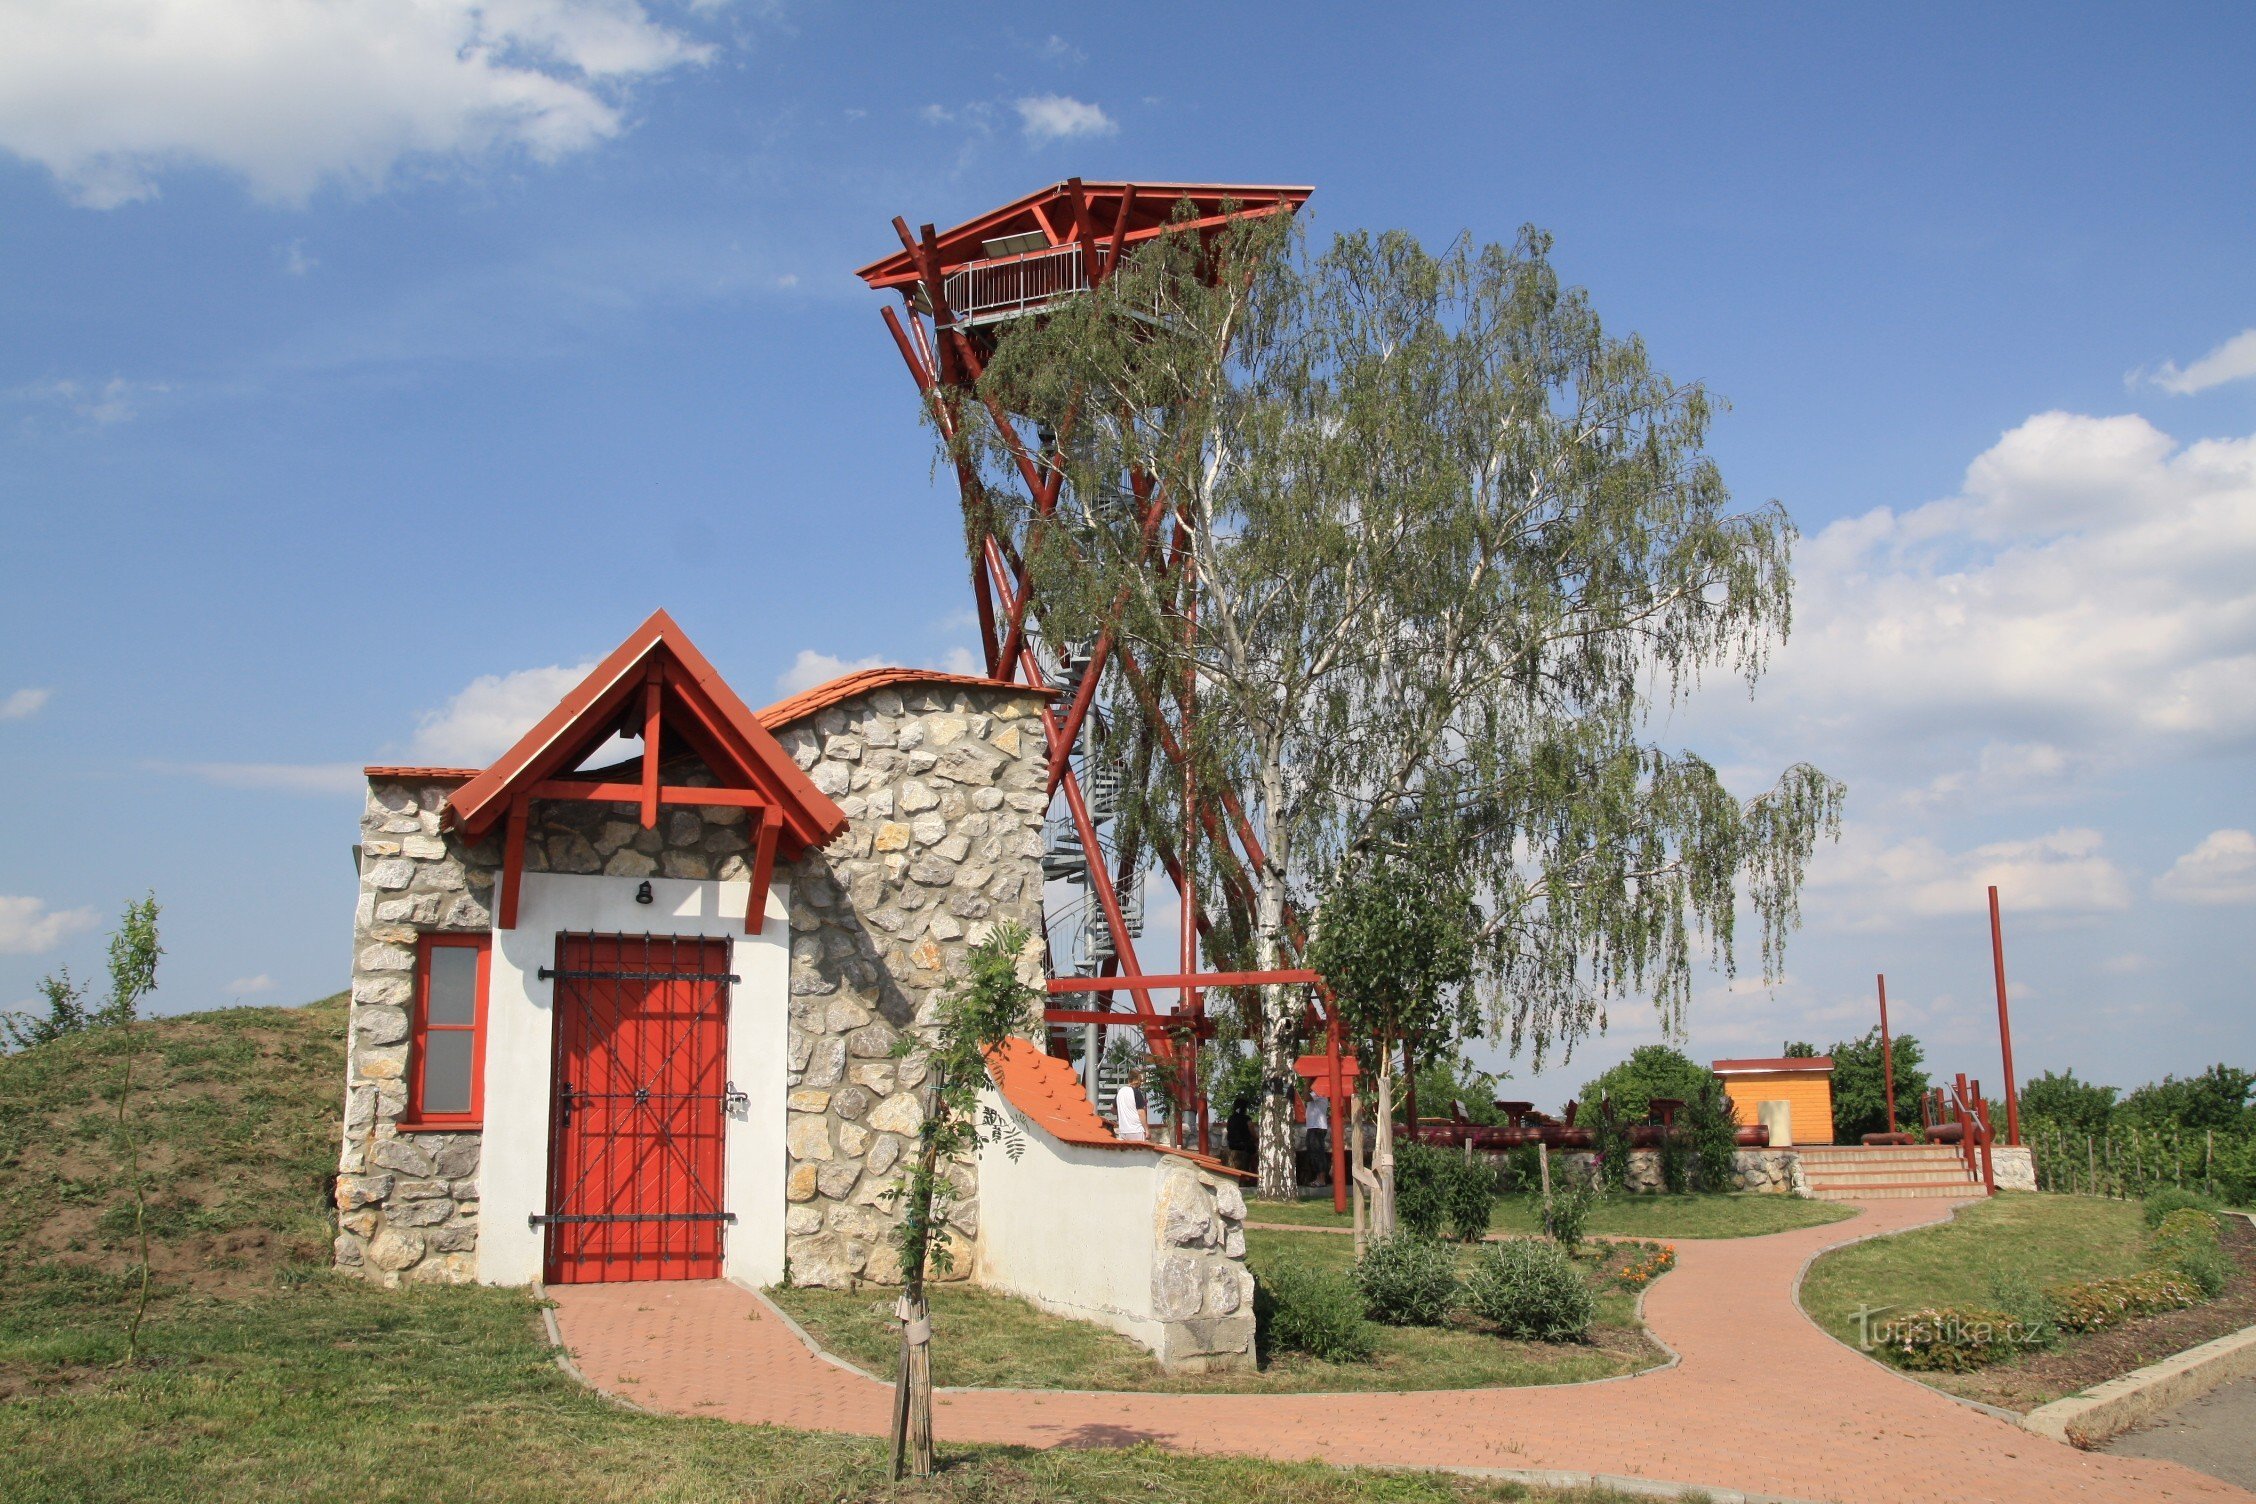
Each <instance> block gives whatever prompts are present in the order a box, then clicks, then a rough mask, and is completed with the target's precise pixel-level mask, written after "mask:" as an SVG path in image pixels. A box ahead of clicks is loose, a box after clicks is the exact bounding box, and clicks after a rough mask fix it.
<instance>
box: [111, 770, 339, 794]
mask: <svg viewBox="0 0 2256 1504" xmlns="http://www.w3.org/2000/svg"><path fill="white" fill-rule="evenodd" d="M150 766H151V767H153V768H155V769H156V770H157V771H158V772H162V773H184V774H186V775H187V776H188V777H190V778H201V779H202V780H203V781H204V782H206V783H215V784H218V785H219V786H220V787H221V788H223V789H251V790H254V791H256V792H259V793H267V794H348V793H351V792H353V791H354V790H356V789H359V788H361V787H363V786H364V785H365V784H366V783H367V781H368V780H367V777H366V775H364V774H363V773H362V772H361V770H360V764H359V763H354V762H186V763H152V764H150Z"/></svg>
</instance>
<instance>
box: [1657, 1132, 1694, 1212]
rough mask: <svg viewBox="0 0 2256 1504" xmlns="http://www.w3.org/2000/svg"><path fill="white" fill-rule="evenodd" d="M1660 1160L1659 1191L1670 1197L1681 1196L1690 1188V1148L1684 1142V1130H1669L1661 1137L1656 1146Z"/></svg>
mask: <svg viewBox="0 0 2256 1504" xmlns="http://www.w3.org/2000/svg"><path fill="white" fill-rule="evenodd" d="M1655 1154H1656V1157H1657V1158H1658V1159H1659V1160H1660V1168H1661V1189H1662V1190H1664V1191H1666V1192H1667V1193H1668V1194H1669V1195H1671V1196H1681V1195H1683V1194H1684V1193H1685V1192H1686V1191H1689V1190H1690V1189H1691V1188H1692V1146H1691V1144H1690V1143H1688V1142H1687V1141H1686V1138H1685V1132H1684V1129H1683V1128H1681V1127H1676V1128H1671V1129H1669V1130H1668V1131H1666V1132H1664V1133H1663V1134H1662V1135H1661V1141H1660V1143H1659V1144H1658V1145H1657V1146H1656V1150H1655Z"/></svg>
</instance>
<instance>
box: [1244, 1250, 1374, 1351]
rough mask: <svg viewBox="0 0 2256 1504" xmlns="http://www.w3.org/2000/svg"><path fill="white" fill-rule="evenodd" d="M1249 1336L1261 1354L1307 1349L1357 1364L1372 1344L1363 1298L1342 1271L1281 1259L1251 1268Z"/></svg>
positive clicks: (1370, 1349) (1372, 1337)
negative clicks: (1251, 1324)
mask: <svg viewBox="0 0 2256 1504" xmlns="http://www.w3.org/2000/svg"><path fill="white" fill-rule="evenodd" d="M1253 1316H1254V1337H1255V1341H1256V1343H1257V1345H1258V1346H1259V1347H1260V1349H1261V1352H1262V1355H1263V1356H1264V1357H1265V1358H1266V1356H1267V1355H1268V1354H1270V1353H1279V1352H1285V1353H1306V1354H1308V1356H1310V1357H1312V1358H1321V1359H1322V1360H1323V1361H1325V1362H1327V1363H1361V1362H1363V1361H1364V1360H1366V1359H1367V1358H1369V1357H1370V1356H1371V1353H1372V1351H1373V1350H1374V1349H1375V1348H1376V1346H1377V1339H1376V1338H1375V1337H1374V1336H1373V1335H1372V1333H1371V1328H1370V1324H1369V1323H1368V1322H1366V1321H1365V1320H1364V1319H1363V1296H1362V1294H1361V1292H1359V1291H1358V1290H1357V1289H1356V1288H1355V1284H1354V1282H1353V1281H1351V1280H1350V1279H1348V1278H1347V1277H1346V1276H1345V1275H1340V1274H1333V1273H1330V1272H1329V1271H1326V1270H1322V1269H1318V1268H1314V1267H1312V1266H1310V1265H1307V1264H1299V1263H1294V1262H1292V1261H1290V1260H1280V1261H1278V1262H1277V1263H1275V1264H1272V1265H1269V1266H1267V1267H1264V1268H1259V1269H1256V1270H1254V1272H1253Z"/></svg>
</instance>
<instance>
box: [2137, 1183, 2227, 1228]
mask: <svg viewBox="0 0 2256 1504" xmlns="http://www.w3.org/2000/svg"><path fill="white" fill-rule="evenodd" d="M2144 1206H2145V1211H2146V1225H2147V1226H2148V1227H2157V1228H2158V1227H2160V1226H2161V1225H2162V1224H2163V1222H2164V1221H2165V1220H2166V1219H2168V1218H2169V1217H2170V1215H2171V1214H2172V1213H2174V1212H2181V1211H2185V1210H2188V1209H2191V1210H2193V1211H2198V1212H2212V1213H2213V1212H2221V1211H2223V1210H2224V1209H2225V1208H2224V1204H2223V1203H2222V1202H2220V1201H2218V1200H2217V1198H2216V1197H2214V1196H2204V1195H2202V1194H2201V1192H2199V1191H2189V1190H2187V1189H2186V1188H2185V1187H2184V1186H2178V1185H2166V1186H2163V1187H2162V1188H2161V1189H2159V1190H2154V1191H2149V1192H2147V1194H2146V1197H2145V1200H2144Z"/></svg>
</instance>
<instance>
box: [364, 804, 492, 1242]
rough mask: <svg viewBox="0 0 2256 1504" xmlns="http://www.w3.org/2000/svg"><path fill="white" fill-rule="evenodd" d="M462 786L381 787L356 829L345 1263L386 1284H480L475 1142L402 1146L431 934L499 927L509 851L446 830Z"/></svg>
mask: <svg viewBox="0 0 2256 1504" xmlns="http://www.w3.org/2000/svg"><path fill="white" fill-rule="evenodd" d="M454 787H455V786H454V785H453V784H450V783H413V784H411V783H405V782H400V781H396V780H389V779H374V780H371V781H370V783H369V785H368V802H367V804H366V805H365V806H364V807H363V809H362V813H361V819H360V833H361V838H360V902H359V905H358V907H357V908H356V909H355V911H354V914H353V973H352V1015H351V1022H350V1024H349V1026H348V1029H347V1034H346V1042H345V1048H346V1055H345V1132H344V1146H343V1152H342V1154H341V1156H340V1157H339V1160H338V1165H337V1168H338V1171H339V1173H338V1176H337V1242H336V1260H337V1266H338V1267H339V1268H340V1269H344V1270H348V1271H350V1272H353V1273H358V1274H363V1275H366V1276H367V1277H369V1278H371V1279H375V1280H378V1281H381V1282H382V1283H384V1284H388V1285H390V1284H397V1283H399V1282H400V1280H401V1279H403V1278H406V1279H417V1280H446V1281H462V1280H467V1279H469V1278H470V1277H471V1276H472V1274H473V1273H474V1271H475V1251H476V1249H477V1244H478V1135H477V1134H475V1133H416V1134H406V1135H403V1134H401V1133H400V1131H399V1126H398V1125H399V1119H400V1116H401V1115H402V1114H403V1113H405V1112H406V1111H407V1034H408V1018H409V1014H410V1012H411V1010H412V1009H413V1007H414V1002H415V948H416V941H417V939H418V938H419V937H420V936H421V935H423V934H424V933H426V932H429V931H445V932H449V933H456V934H462V933H470V934H477V933H483V932H485V931H487V930H490V929H491V928H492V927H493V920H492V913H491V905H492V902H493V886H494V878H495V874H496V872H497V870H498V868H499V866H500V859H501V852H500V844H499V842H498V840H489V841H487V842H483V843H481V844H479V845H476V846H465V845H464V844H463V843H462V841H461V840H460V839H459V838H458V837H456V836H455V835H453V834H452V833H450V832H446V831H442V830H441V829H440V828H439V812H440V810H441V809H442V808H443V807H444V806H445V804H446V798H447V795H448V794H450V793H452V792H453V791H454Z"/></svg>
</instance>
